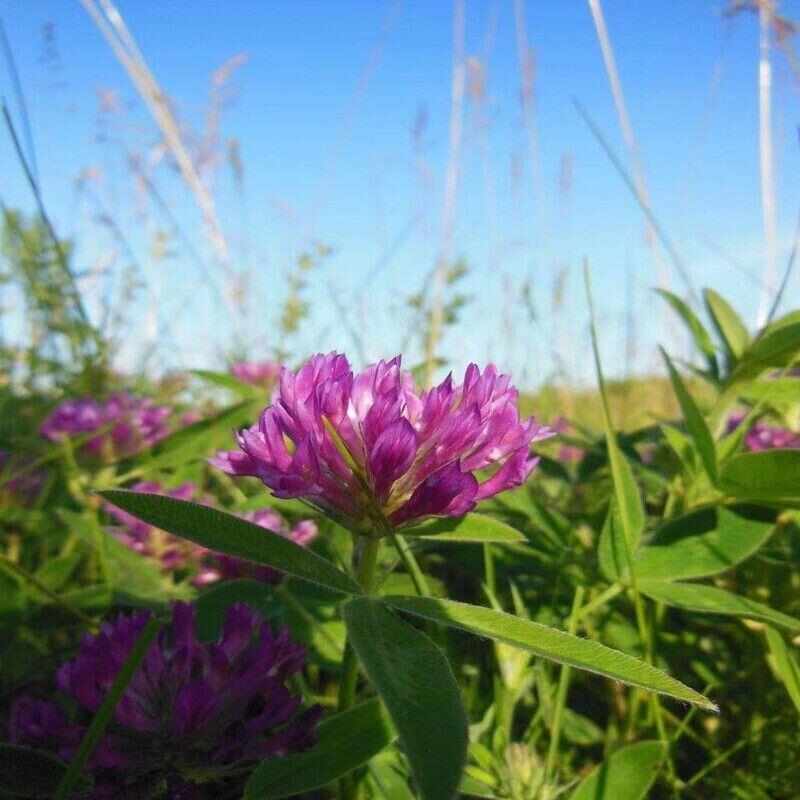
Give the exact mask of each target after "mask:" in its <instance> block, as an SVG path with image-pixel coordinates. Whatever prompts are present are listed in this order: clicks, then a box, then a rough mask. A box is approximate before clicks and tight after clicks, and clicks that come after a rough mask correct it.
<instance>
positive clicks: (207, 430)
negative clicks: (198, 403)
mask: <svg viewBox="0 0 800 800" xmlns="http://www.w3.org/2000/svg"><path fill="white" fill-rule="evenodd" d="M258 410H259V404H258V403H254V402H253V401H252V400H248V401H245V402H242V403H238V404H237V405H235V406H232V407H230V408H225V409H223V410H222V411H220V412H219V413H218V414H215V415H214V416H212V417H209V418H208V419H201V420H199V421H198V422H194V423H192V424H191V425H187V426H186V427H185V428H181V429H180V430H177V431H175V433H172V434H170V435H169V436H167V437H166V438H165V439H162V440H161V441H160V442H158V444H156V445H155V446H154V447H152V448H149V449H147V450H144V451H143V452H142V453H141V454H140V455H137V456H136V457H135V458H133V459H131V460H129V461H126V462H125V467H126V469H137V468H138V469H141V470H142V471H143V472H145V473H149V472H153V471H154V470H156V469H165V468H167V467H174V466H182V465H184V464H187V463H190V462H192V461H199V460H201V459H203V458H207V457H208V456H210V455H212V453H213V452H214V448H215V442H217V443H219V436H220V435H230V431H231V430H232V429H233V428H236V427H238V426H240V425H243V424H245V423H247V422H248V421H249V420H250V419H252V417H253V415H254V414H256V413H257V412H258Z"/></svg>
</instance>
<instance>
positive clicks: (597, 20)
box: [588, 0, 670, 289]
mask: <svg viewBox="0 0 800 800" xmlns="http://www.w3.org/2000/svg"><path fill="white" fill-rule="evenodd" d="M588 3H589V10H590V11H591V13H592V19H593V20H594V26H595V29H596V31H597V39H598V41H599V43H600V50H601V51H602V53H603V63H604V65H605V69H606V74H607V76H608V82H609V85H610V87H611V94H612V96H613V98H614V107H615V109H616V111H617V118H618V119H619V126H620V129H621V130H622V138H623V139H624V141H625V149H626V150H627V151H628V158H629V159H630V162H631V170H632V173H633V182H634V186H635V188H636V193H637V194H638V195H639V202H640V203H641V204H642V205H644V206H646V207H647V208H650V207H651V206H650V197H649V193H648V191H647V182H646V180H645V174H644V166H643V164H642V160H641V157H640V153H639V145H638V142H637V140H636V134H635V133H634V131H633V125H632V124H631V119H630V116H629V115H628V108H627V106H626V104H625V95H624V93H623V91H622V82H621V81H620V77H619V71H618V70H617V62H616V59H615V57H614V49H613V48H612V46H611V38H610V36H609V34H608V28H607V27H606V21H605V17H604V15H603V7H602V5H601V4H600V0H588ZM645 233H646V239H647V245H648V247H649V248H650V250H651V252H652V253H653V258H654V259H655V261H656V266H657V269H658V282H659V286H660V287H661V288H662V289H669V286H670V270H669V264H668V263H667V261H666V259H664V258H663V256H662V254H661V252H660V250H659V248H658V245H657V243H656V232H655V231H654V230H653V226H652V225H651V224H650V222H649V221H647V222H646V228H645Z"/></svg>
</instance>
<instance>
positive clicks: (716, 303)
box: [703, 289, 750, 364]
mask: <svg viewBox="0 0 800 800" xmlns="http://www.w3.org/2000/svg"><path fill="white" fill-rule="evenodd" d="M703 299H704V300H705V304H706V310H707V311H708V313H709V315H710V316H711V321H712V322H713V323H714V327H715V328H716V331H717V334H718V335H719V338H720V339H721V340H722V343H723V344H724V346H725V350H726V352H727V354H728V359H729V362H730V363H731V364H735V363H736V361H737V360H738V359H739V357H740V356H741V355H742V353H743V352H744V351H745V349H746V348H747V345H748V344H749V343H750V334H749V333H748V332H747V328H746V327H745V325H744V323H743V322H742V320H741V317H739V315H738V314H737V313H736V312H735V311H734V310H733V308H732V307H731V305H730V304H729V303H728V301H727V300H726V299H725V298H724V297H722V296H721V295H719V294H717V293H716V292H715V291H714V290H713V289H704V290H703Z"/></svg>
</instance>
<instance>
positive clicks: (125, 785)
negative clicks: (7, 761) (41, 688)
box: [9, 603, 320, 799]
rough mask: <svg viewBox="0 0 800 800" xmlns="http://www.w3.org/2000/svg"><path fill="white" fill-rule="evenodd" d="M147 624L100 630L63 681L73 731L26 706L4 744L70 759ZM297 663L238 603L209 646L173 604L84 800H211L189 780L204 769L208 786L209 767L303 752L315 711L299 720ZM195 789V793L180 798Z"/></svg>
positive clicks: (17, 707) (47, 709) (94, 762)
mask: <svg viewBox="0 0 800 800" xmlns="http://www.w3.org/2000/svg"><path fill="white" fill-rule="evenodd" d="M149 617H150V612H147V611H141V612H137V613H135V614H132V615H131V616H124V615H123V616H120V617H118V618H117V619H116V620H115V621H113V622H110V623H106V624H105V625H103V628H102V630H101V631H100V633H99V634H97V635H96V636H87V637H86V638H85V639H84V641H83V643H82V644H81V647H80V650H79V652H78V654H77V656H76V657H75V659H73V660H72V661H69V662H67V663H66V664H64V665H62V666H61V668H60V669H59V670H58V672H57V674H56V684H57V687H58V690H59V692H60V693H61V694H62V695H63V696H64V697H65V699H68V700H69V702H70V703H71V704H72V706H73V707H74V708H75V713H74V720H68V718H67V716H66V715H65V713H64V712H63V711H62V708H61V706H60V705H58V704H57V703H56V702H53V701H42V700H36V699H33V698H31V697H28V696H22V697H19V698H18V699H17V700H16V701H15V702H14V703H13V705H12V709H11V715H10V725H9V738H10V740H11V741H12V742H14V743H17V744H24V745H29V746H33V747H39V748H45V749H48V750H50V751H53V752H55V753H57V754H58V755H59V756H60V757H61V758H63V759H66V760H69V759H70V758H72V757H73V756H74V754H75V752H76V750H77V746H78V744H79V742H80V739H81V737H82V736H83V734H84V733H85V732H86V728H87V727H88V724H89V722H90V721H91V719H92V716H93V715H94V713H95V712H96V711H97V709H98V708H99V707H100V704H101V703H102V702H103V699H104V698H105V696H106V694H107V693H108V691H109V689H110V687H111V684H112V683H113V681H114V678H115V677H116V675H117V673H118V672H119V670H120V668H121V667H122V665H123V664H124V662H125V660H126V659H127V658H128V656H129V655H130V653H131V650H132V648H133V646H134V644H135V642H136V640H137V638H138V637H139V635H140V634H141V632H142V630H143V628H144V626H145V625H146V623H147V621H148V619H149ZM304 657H305V654H304V651H303V648H302V647H300V646H299V645H297V644H295V643H294V642H293V641H292V640H291V639H290V638H289V635H288V632H287V631H286V630H282V631H279V632H274V631H272V630H271V629H270V628H269V626H268V625H267V624H266V623H264V622H263V621H262V619H261V618H260V617H259V616H258V615H257V614H256V613H255V612H253V611H252V610H251V609H250V608H249V607H248V606H246V605H244V604H241V603H239V604H236V605H233V606H231V607H230V608H229V609H228V612H227V615H226V618H225V622H224V625H223V629H222V633H221V634H220V637H219V639H218V640H217V641H216V642H212V643H203V642H200V641H199V640H198V639H197V637H196V634H195V614H194V609H193V607H192V606H190V605H188V604H185V603H176V604H175V605H174V607H173V612H172V620H171V624H170V625H168V626H166V627H165V628H163V629H162V631H161V632H160V634H159V635H158V637H157V639H156V640H155V641H154V642H153V643H152V644H151V645H150V648H149V650H148V651H147V653H146V655H145V657H144V660H143V661H142V663H141V665H140V666H139V668H138V670H137V671H136V673H135V674H134V676H133V679H132V680H131V682H130V683H129V684H128V688H127V689H126V690H125V693H124V694H123V696H122V698H121V700H120V702H119V703H118V705H117V707H116V710H115V712H114V717H113V719H112V721H111V723H110V724H109V726H108V728H107V729H106V732H105V733H104V735H103V738H102V740H101V741H100V743H99V745H98V747H97V748H96V750H95V751H94V753H93V755H92V757H91V759H90V761H89V769H90V771H91V772H92V776H93V778H94V781H95V788H94V790H93V792H92V794H91V797H92V798H98V799H99V798H105V797H120V798H122V797H131V796H139V795H138V794H136V795H135V794H134V792H135V790H141V788H142V787H145V786H151V787H157V786H162V787H164V786H166V787H169V788H170V789H171V790H172V791H173V792H174V793H168V794H167V795H166V796H169V797H198V798H211V797H216V796H218V795H217V794H216V793H214V791H213V789H212V786H211V785H209V784H206V785H202V784H195V783H193V782H192V776H193V775H195V774H197V773H198V772H199V771H201V770H202V771H203V772H206V773H207V772H208V771H209V770H210V771H211V781H212V782H213V780H214V779H213V770H214V768H217V769H219V770H220V771H222V769H223V768H224V767H225V766H228V765H232V764H237V763H239V762H250V761H255V760H257V759H261V758H264V757H266V756H280V755H286V754H288V753H291V752H299V751H302V750H305V749H307V748H308V747H310V746H311V745H312V744H313V743H314V740H315V728H316V723H317V720H318V719H319V716H320V708H319V707H312V708H306V709H304V710H303V709H301V699H300V698H299V697H298V696H296V695H294V694H292V692H291V691H290V689H289V688H288V687H287V685H286V684H287V679H288V678H289V677H290V676H292V675H293V674H295V673H297V672H299V671H300V670H301V669H302V667H303V663H304ZM178 789H180V793H179V792H178ZM190 789H192V790H194V792H195V794H191V793H190V794H185V792H187V791H189V790H190ZM206 790H208V791H206ZM142 796H145V795H142ZM146 796H148V797H149V796H151V795H150V794H148V795H146ZM152 796H155V795H152ZM158 796H163V795H161V794H159V795H158Z"/></svg>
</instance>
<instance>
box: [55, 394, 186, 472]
mask: <svg viewBox="0 0 800 800" xmlns="http://www.w3.org/2000/svg"><path fill="white" fill-rule="evenodd" d="M170 414H171V410H170V409H169V408H168V407H167V406H158V405H155V404H154V403H153V401H152V400H150V399H149V398H146V397H137V396H136V395H132V394H128V393H127V392H117V393H115V394H112V395H111V396H110V397H109V398H108V399H107V400H105V401H102V402H101V401H98V400H95V399H93V398H91V397H84V398H80V399H76V400H65V401H64V402H63V403H61V404H60V405H59V406H57V407H56V408H55V409H54V410H53V411H52V412H51V413H50V415H49V416H48V417H47V419H45V421H44V422H43V423H42V426H41V428H40V432H41V434H42V436H44V437H45V438H46V439H50V440H51V441H58V440H60V439H63V438H65V437H75V436H82V435H85V434H90V433H95V432H97V436H93V437H91V438H89V439H88V440H87V441H86V442H84V444H83V449H84V450H85V451H86V452H88V453H90V454H91V455H93V456H101V455H111V456H116V457H121V456H127V455H132V454H133V453H136V452H138V451H139V450H141V449H142V448H145V447H151V446H152V445H153V444H155V443H156V442H157V441H159V440H160V439H163V438H164V437H165V436H166V435H167V434H168V433H169V426H168V418H169V416H170Z"/></svg>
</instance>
